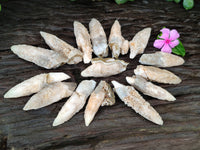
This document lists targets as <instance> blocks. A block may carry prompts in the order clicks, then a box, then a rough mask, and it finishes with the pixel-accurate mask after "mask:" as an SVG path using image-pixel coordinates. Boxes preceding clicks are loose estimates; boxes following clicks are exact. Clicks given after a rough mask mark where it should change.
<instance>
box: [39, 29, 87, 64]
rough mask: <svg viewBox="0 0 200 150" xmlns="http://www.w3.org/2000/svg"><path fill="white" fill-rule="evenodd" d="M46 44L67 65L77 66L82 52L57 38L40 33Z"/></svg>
mask: <svg viewBox="0 0 200 150" xmlns="http://www.w3.org/2000/svg"><path fill="white" fill-rule="evenodd" d="M40 34H41V36H42V37H43V38H44V40H45V42H46V44H47V45H48V46H49V47H50V48H51V49H52V50H54V51H56V52H59V53H60V54H61V55H62V56H64V57H65V59H66V63H67V64H77V63H79V62H81V61H82V57H83V56H82V55H83V54H82V52H81V51H80V50H78V49H76V48H74V47H73V46H71V45H69V44H68V43H66V42H65V41H63V40H61V39H59V38H58V37H57V36H55V35H53V34H50V33H46V32H43V31H40Z"/></svg>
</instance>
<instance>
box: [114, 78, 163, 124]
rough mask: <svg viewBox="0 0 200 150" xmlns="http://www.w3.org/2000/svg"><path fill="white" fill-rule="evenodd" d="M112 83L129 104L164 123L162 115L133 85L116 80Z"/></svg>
mask: <svg viewBox="0 0 200 150" xmlns="http://www.w3.org/2000/svg"><path fill="white" fill-rule="evenodd" d="M112 84H113V85H114V91H115V92H116V93H117V95H118V96H119V98H120V99H121V100H122V101H123V102H124V103H125V104H126V105H127V106H129V107H131V108H132V109H133V110H135V112H136V113H139V114H140V115H141V116H143V117H144V118H146V119H148V120H150V121H152V122H154V123H156V124H158V125H163V120H162V118H161V117H160V115H159V114H158V113H157V112H156V110H155V109H154V108H153V107H152V106H151V105H150V104H149V103H148V102H147V101H145V100H144V99H143V97H142V96H141V95H140V94H139V93H138V92H137V91H136V90H135V89H134V88H133V87H132V86H125V85H122V84H120V83H118V82H116V81H112Z"/></svg>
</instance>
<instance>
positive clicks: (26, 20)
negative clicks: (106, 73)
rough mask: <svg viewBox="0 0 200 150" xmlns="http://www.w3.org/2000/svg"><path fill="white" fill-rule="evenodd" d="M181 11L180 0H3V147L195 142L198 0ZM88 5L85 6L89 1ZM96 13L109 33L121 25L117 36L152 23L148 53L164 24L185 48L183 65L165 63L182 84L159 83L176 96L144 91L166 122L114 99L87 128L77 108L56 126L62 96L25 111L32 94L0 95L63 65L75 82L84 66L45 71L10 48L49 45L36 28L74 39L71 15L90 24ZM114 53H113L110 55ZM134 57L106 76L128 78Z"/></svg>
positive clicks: (199, 104)
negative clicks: (116, 22)
mask: <svg viewBox="0 0 200 150" xmlns="http://www.w3.org/2000/svg"><path fill="white" fill-rule="evenodd" d="M195 3H196V4H195V7H194V9H192V10H190V11H186V10H184V9H183V8H182V6H181V4H176V3H173V2H166V1H165V0H162V1H161V0H149V1H147V0H137V1H135V2H128V3H127V4H124V5H116V4H115V3H114V1H107V2H88V1H85V0H84V1H78V2H70V1H68V0H59V1H56V0H51V1H48V0H29V1H25V0H8V1H3V2H2V1H1V4H2V11H1V12H0V79H1V82H0V95H1V97H0V139H1V143H0V146H1V147H0V149H6V148H7V149H11V148H13V147H14V148H15V149H28V150H29V149H34V150H35V149H39V150H51V149H59V150H61V149H67V150H68V149H69V150H77V149H81V150H88V149H96V150H101V149H102V150H104V149H106V150H111V149H115V150H118V149H120V150H121V149H135V150H141V149H143V150H149V149H157V150H158V149H162V150H168V149H170V150H177V149H181V150H182V149H187V150H188V149H189V150H194V149H199V147H200V142H199V141H200V134H199V133H200V126H199V125H200V101H199V99H200V59H199V58H200V50H199V48H200V22H199V20H200V13H199V10H200V2H199V1H197V0H196V1H195ZM89 4H90V5H89ZM93 17H96V18H97V19H98V20H99V21H100V22H101V23H102V25H103V27H104V28H105V31H106V34H107V37H108V35H109V32H110V28H111V26H112V24H113V22H114V20H115V19H119V22H120V24H121V25H122V35H123V36H124V37H125V38H126V39H128V40H131V39H132V38H133V36H134V34H135V33H137V31H140V30H141V29H143V28H145V27H152V35H151V37H150V42H149V43H148V45H147V48H146V50H145V53H152V52H155V51H156V50H155V49H154V48H153V46H152V45H153V41H154V40H155V38H156V35H157V34H158V33H159V30H160V29H161V28H162V27H163V26H166V27H168V28H171V29H172V28H175V29H177V30H178V31H179V33H180V35H181V41H182V42H183V44H184V46H185V48H186V51H187V53H186V56H185V57H184V59H185V64H184V65H182V66H177V67H172V68H167V69H168V70H170V71H172V72H173V73H175V74H177V75H178V76H180V77H181V79H182V80H183V82H182V83H181V84H179V85H163V84H159V85H160V86H162V87H164V88H166V89H167V90H169V91H170V92H171V93H172V94H173V95H175V97H176V98H177V100H176V101H175V102H165V101H159V100H155V99H152V98H150V97H148V96H144V95H143V96H144V98H145V99H146V100H147V101H148V102H150V104H151V105H152V106H153V107H154V108H155V109H156V110H157V111H158V112H159V113H160V115H161V117H162V118H163V120H164V125H163V126H158V125H155V124H153V123H151V122H149V121H147V120H145V119H144V118H142V117H140V116H139V115H138V114H136V113H135V112H134V111H133V110H131V109H130V108H128V107H127V106H125V105H124V104H123V102H121V101H120V100H119V98H118V97H117V98H116V104H115V105H114V106H111V107H101V108H100V109H99V112H98V113H97V114H96V116H95V118H94V120H93V122H92V123H91V125H90V126H89V127H85V125H84V119H83V112H84V109H82V110H81V111H80V112H79V113H77V114H76V115H75V116H74V117H73V118H72V119H71V120H70V121H68V122H66V123H64V124H63V125H61V126H58V127H52V126H51V125H52V122H53V120H54V118H55V117H56V115H57V113H58V111H59V110H60V108H61V107H62V105H63V104H64V103H65V101H66V99H64V100H63V101H61V102H58V103H55V104H53V105H51V106H48V107H45V108H43V109H40V110H36V111H28V112H24V111H22V108H23V106H24V105H25V103H26V102H27V101H28V99H29V98H30V97H23V98H17V99H3V94H4V93H5V92H6V91H7V90H8V89H10V88H11V87H13V86H14V85H16V84H17V83H20V82H21V81H23V80H25V79H28V78H30V77H32V76H34V75H37V74H39V73H47V72H52V71H63V72H65V73H67V74H69V75H70V76H72V79H71V80H70V81H75V82H76V83H80V81H82V80H83V79H91V78H84V77H81V76H80V72H81V71H82V70H83V69H84V68H86V67H87V66H88V65H85V64H83V63H80V64H77V65H67V64H66V65H63V66H61V67H60V68H58V69H55V70H46V69H43V68H40V67H38V66H36V65H34V64H33V63H30V62H27V61H24V60H22V59H20V58H18V57H17V56H16V55H15V54H13V53H12V52H11V51H10V46H11V45H14V44H23V43H24V44H30V45H34V46H40V47H44V48H48V46H46V45H45V42H44V40H43V39H42V38H41V36H40V34H39V31H45V32H49V33H52V34H55V35H56V36H58V37H60V38H61V39H63V40H64V41H67V42H68V43H69V44H72V45H73V46H75V47H77V46H76V43H75V37H74V33H73V21H74V20H78V21H80V22H82V23H83V24H84V25H86V27H87V28H88V23H89V21H90V19H91V18H93ZM109 55H110V56H111V54H109ZM140 56H141V55H139V56H137V57H136V58H135V59H134V60H130V59H129V57H128V55H124V56H120V57H119V58H120V59H123V60H125V61H128V62H130V64H129V65H128V67H127V71H125V72H123V73H121V74H120V75H115V76H111V77H107V78H96V79H95V80H96V81H100V80H101V79H105V80H106V81H108V82H109V83H110V81H111V80H117V81H119V82H121V83H123V84H126V85H127V83H126V80H125V77H126V76H131V75H133V70H134V69H135V67H136V65H137V64H138V59H139V57H140Z"/></svg>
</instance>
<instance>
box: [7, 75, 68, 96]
mask: <svg viewBox="0 0 200 150" xmlns="http://www.w3.org/2000/svg"><path fill="white" fill-rule="evenodd" d="M69 78H70V76H68V75H67V74H65V73H63V72H52V73H43V74H39V75H36V76H34V77H32V78H30V79H27V80H25V81H23V82H21V83H19V84H17V85H16V86H14V87H13V88H11V89H10V90H9V91H8V92H7V93H6V94H5V95H4V98H17V97H22V96H28V95H31V94H33V93H37V92H38V91H40V90H41V89H42V88H43V87H44V86H46V85H47V84H50V83H54V82H59V81H63V80H67V79H69Z"/></svg>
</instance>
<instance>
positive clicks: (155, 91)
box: [126, 76, 176, 101]
mask: <svg viewBox="0 0 200 150" xmlns="http://www.w3.org/2000/svg"><path fill="white" fill-rule="evenodd" d="M126 81H127V82H128V83H129V84H130V85H133V86H134V87H135V88H136V89H137V90H139V91H141V92H142V93H143V94H145V95H148V96H151V97H154V98H157V99H160V100H167V101H175V100H176V98H175V97H174V96H173V95H172V94H170V93H169V92H168V91H167V90H165V89H163V88H162V87H160V86H157V85H155V84H153V83H151V82H148V81H147V80H146V79H145V78H143V77H141V76H132V77H126Z"/></svg>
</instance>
